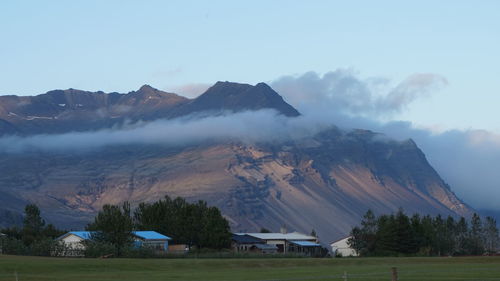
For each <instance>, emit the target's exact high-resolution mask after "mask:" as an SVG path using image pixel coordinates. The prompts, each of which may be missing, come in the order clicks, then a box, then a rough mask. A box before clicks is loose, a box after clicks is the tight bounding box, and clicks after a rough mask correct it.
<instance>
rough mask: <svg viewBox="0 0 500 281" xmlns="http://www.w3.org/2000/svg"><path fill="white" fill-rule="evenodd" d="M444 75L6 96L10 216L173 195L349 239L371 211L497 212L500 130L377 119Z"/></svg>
mask: <svg viewBox="0 0 500 281" xmlns="http://www.w3.org/2000/svg"><path fill="white" fill-rule="evenodd" d="M446 84H447V81H446V79H445V78H443V77H441V76H439V75H435V74H414V75H411V76H410V77H408V78H407V79H405V80H404V81H402V82H400V83H398V84H396V85H394V86H392V83H391V82H390V81H388V80H384V79H380V78H377V79H375V78H372V79H369V80H366V81H365V80H361V79H360V78H358V77H357V76H356V74H353V73H352V72H351V71H348V70H337V71H335V72H331V73H327V74H325V75H323V76H321V75H318V74H316V73H313V72H311V73H306V74H304V75H301V76H285V77H282V78H279V79H277V80H275V81H274V82H272V83H271V85H272V88H271V87H269V86H268V85H266V84H264V83H259V84H257V85H255V86H251V85H247V84H238V83H231V82H218V83H216V84H215V85H213V86H211V87H210V88H209V89H208V90H206V91H205V92H204V93H203V94H202V95H200V96H198V97H196V98H191V99H190V98H185V97H182V96H179V95H176V94H173V93H168V92H163V91H160V90H157V89H154V88H152V87H151V86H147V85H145V86H143V87H141V88H140V89H139V90H137V91H132V92H130V93H127V94H118V93H110V94H105V93H102V92H85V91H80V90H73V89H69V90H64V91H62V90H58V91H51V92H48V93H47V94H44V95H39V96H34V97H16V96H3V97H0V101H1V103H0V114H1V116H2V118H3V120H4V124H3V125H2V127H0V129H2V130H3V131H2V132H3V137H1V138H0V154H1V156H2V160H1V161H0V170H2V174H3V176H2V177H0V193H2V192H3V193H2V196H3V198H4V201H5V202H4V203H5V204H4V208H5V211H4V213H3V216H4V217H9V218H12V217H14V218H13V219H12V221H15V212H17V211H18V210H17V209H19V208H18V206H20V205H22V204H23V202H37V203H39V204H40V205H41V206H42V210H45V211H46V212H48V213H49V214H50V218H51V219H52V220H53V221H55V222H57V223H66V224H67V223H68V222H69V221H71V219H70V218H73V219H72V221H73V222H74V223H75V225H80V224H81V223H82V222H84V221H86V220H88V217H89V216H92V214H93V213H95V211H96V210H98V209H99V208H100V206H102V205H103V204H106V203H118V202H120V201H124V200H129V201H132V202H133V203H134V202H135V203H137V202H140V201H151V200H154V199H156V198H158V197H161V196H162V195H165V194H169V195H180V196H185V197H187V198H190V199H193V200H194V199H204V200H207V201H208V202H209V203H210V204H215V205H217V206H219V207H220V208H221V209H222V211H223V213H224V214H225V215H226V216H227V217H228V219H229V220H230V221H231V224H232V227H233V228H234V229H238V230H242V231H243V230H252V229H253V230H255V229H254V228H258V227H259V226H268V227H278V226H279V225H280V224H282V223H283V222H284V221H288V223H289V224H290V225H291V226H292V227H294V228H295V229H298V230H300V231H308V228H311V227H316V226H317V227H318V229H317V230H318V232H319V233H320V235H326V236H328V237H340V236H341V235H345V234H346V233H347V231H348V230H349V228H350V226H352V225H353V224H354V223H356V221H357V219H358V218H359V216H360V215H361V214H362V213H363V212H364V211H366V209H367V208H373V209H375V210H376V211H377V212H390V211H393V210H395V209H397V208H398V207H405V208H406V209H407V210H409V212H424V213H426V212H428V213H434V214H435V213H441V214H443V215H447V214H453V215H465V216H467V215H470V214H471V212H472V209H470V208H469V207H468V206H467V204H465V203H469V202H470V203H472V204H474V206H475V207H478V206H479V207H482V208H483V207H484V208H490V209H494V208H495V202H494V199H491V194H490V196H482V195H481V193H480V192H477V190H478V189H474V190H475V191H474V192H472V191H471V190H472V189H473V188H471V187H470V185H469V183H471V184H474V183H475V184H476V185H474V186H476V187H477V183H481V181H484V186H482V185H481V188H484V189H483V190H486V189H487V188H488V186H493V184H494V178H493V177H491V178H488V177H487V176H488V175H491V176H493V172H492V170H493V169H492V170H491V174H489V173H488V170H486V169H485V168H486V167H485V165H486V164H487V162H489V163H490V164H491V163H495V161H498V159H499V158H498V157H497V156H498V154H495V153H492V152H495V151H498V150H495V149H497V147H496V144H495V142H494V140H495V136H492V135H489V134H487V133H482V134H480V133H479V132H472V131H471V132H459V131H453V132H446V133H442V134H433V133H431V132H429V131H426V130H422V129H415V128H413V127H412V125H411V123H407V122H389V123H381V122H377V121H374V120H377V117H380V116H388V115H391V114H394V113H397V112H400V111H402V110H405V108H406V106H408V105H409V104H410V103H411V102H412V101H414V100H416V99H419V98H423V97H425V96H427V95H429V94H431V93H433V92H434V91H435V90H438V89H439V88H441V87H444V86H446ZM197 89H198V88H197ZM273 89H274V90H277V91H278V93H282V94H283V96H284V99H283V98H282V97H281V96H280V95H279V94H278V93H277V92H275V91H274V90H273ZM198 90H199V89H198ZM287 102H288V103H287ZM292 105H297V109H298V110H296V109H295V108H294V107H293V106H292ZM360 129H363V130H360ZM365 129H370V130H372V131H373V132H370V131H366V130H365ZM381 133H382V134H381ZM0 135H1V134H0ZM410 137H411V138H412V139H413V140H415V142H414V141H413V140H409V138H410ZM488 143H489V146H486V144H488ZM478 144H479V145H478ZM418 146H421V147H423V152H422V151H421V150H420V149H419V148H418ZM424 153H426V154H427V155H429V160H430V162H431V164H432V165H434V166H435V167H436V168H437V171H438V172H439V173H442V174H443V175H444V179H445V180H444V181H443V179H441V177H440V176H439V174H438V173H436V171H434V169H433V168H432V167H431V166H430V165H429V163H428V162H427V159H426V157H425V155H424ZM481 153H483V154H481ZM486 155H488V156H489V157H490V158H487V157H484V156H486ZM465 159H467V160H465ZM457 160H458V161H457ZM457 171H459V172H460V173H458V174H457V173H456V172H457ZM475 173H478V174H481V173H482V174H481V175H483V177H482V178H481V179H477V178H476V175H477V174H475ZM461 177H463V179H462V178H461ZM465 178H467V179H468V182H467V181H465ZM456 182H458V184H457V183H456ZM447 183H451V189H450V187H449V186H448V185H447ZM488 184H490V185H488ZM454 191H457V193H458V195H459V197H458V198H457V197H456V196H455V194H453V192H454ZM459 198H460V199H463V200H465V203H464V202H462V201H461V200H460V199H459ZM298 210H300V212H299V211H298ZM0 211H1V210H0ZM12 212H14V213H12ZM0 216H2V214H1V213H0ZM332 219H333V220H335V221H336V222H338V224H333V225H330V223H331V220H332Z"/></svg>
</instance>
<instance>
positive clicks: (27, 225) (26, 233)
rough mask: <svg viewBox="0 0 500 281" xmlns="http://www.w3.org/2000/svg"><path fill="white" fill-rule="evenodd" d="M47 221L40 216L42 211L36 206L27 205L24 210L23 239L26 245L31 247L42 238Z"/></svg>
mask: <svg viewBox="0 0 500 281" xmlns="http://www.w3.org/2000/svg"><path fill="white" fill-rule="evenodd" d="M44 226H45V221H44V220H43V219H42V217H41V216H40V209H39V208H38V206H37V205H35V204H29V205H26V207H25V208H24V220H23V230H22V239H23V242H24V244H25V245H31V244H32V243H33V242H34V241H37V240H40V239H41V238H42V230H43V227H44Z"/></svg>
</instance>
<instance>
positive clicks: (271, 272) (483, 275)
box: [0, 255, 500, 281]
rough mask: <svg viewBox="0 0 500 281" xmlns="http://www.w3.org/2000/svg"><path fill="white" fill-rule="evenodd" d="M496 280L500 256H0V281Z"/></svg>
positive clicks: (497, 278)
mask: <svg viewBox="0 0 500 281" xmlns="http://www.w3.org/2000/svg"><path fill="white" fill-rule="evenodd" d="M393 266H395V267H397V268H398V271H399V280H419V281H423V280H500V257H460V258H343V259H305V258H304V259H80V258H43V257H21V256H2V255H0V280H1V281H3V280H16V274H15V273H16V272H17V280H19V281H24V280H37V281H40V280H51V281H54V280H72V281H80V280H82V281H88V280H92V281H104V280H343V278H342V275H343V274H344V271H345V272H347V273H348V280H374V281H377V280H387V281H389V280H391V273H390V269H391V267H393Z"/></svg>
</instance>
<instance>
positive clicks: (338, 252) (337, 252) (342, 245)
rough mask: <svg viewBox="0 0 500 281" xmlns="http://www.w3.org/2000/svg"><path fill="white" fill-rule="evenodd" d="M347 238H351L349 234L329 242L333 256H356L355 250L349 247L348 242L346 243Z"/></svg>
mask: <svg viewBox="0 0 500 281" xmlns="http://www.w3.org/2000/svg"><path fill="white" fill-rule="evenodd" d="M349 238H351V236H348V237H345V238H342V239H340V240H337V241H334V242H332V243H330V246H331V247H332V253H333V255H334V256H342V257H350V256H351V257H356V256H358V253H356V250H354V249H353V248H351V246H349V244H348V243H347V242H348V241H349Z"/></svg>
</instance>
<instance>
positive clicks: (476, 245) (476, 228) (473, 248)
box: [470, 213, 484, 255]
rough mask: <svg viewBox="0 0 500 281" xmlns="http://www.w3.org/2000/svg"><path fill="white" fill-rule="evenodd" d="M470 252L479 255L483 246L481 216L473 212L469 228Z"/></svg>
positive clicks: (482, 250)
mask: <svg viewBox="0 0 500 281" xmlns="http://www.w3.org/2000/svg"><path fill="white" fill-rule="evenodd" d="M470 239H471V243H470V254H472V255H481V254H483V252H484V246H483V225H482V222H481V217H480V216H479V215H478V214H476V213H474V214H473V215H472V219H471V229H470Z"/></svg>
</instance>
